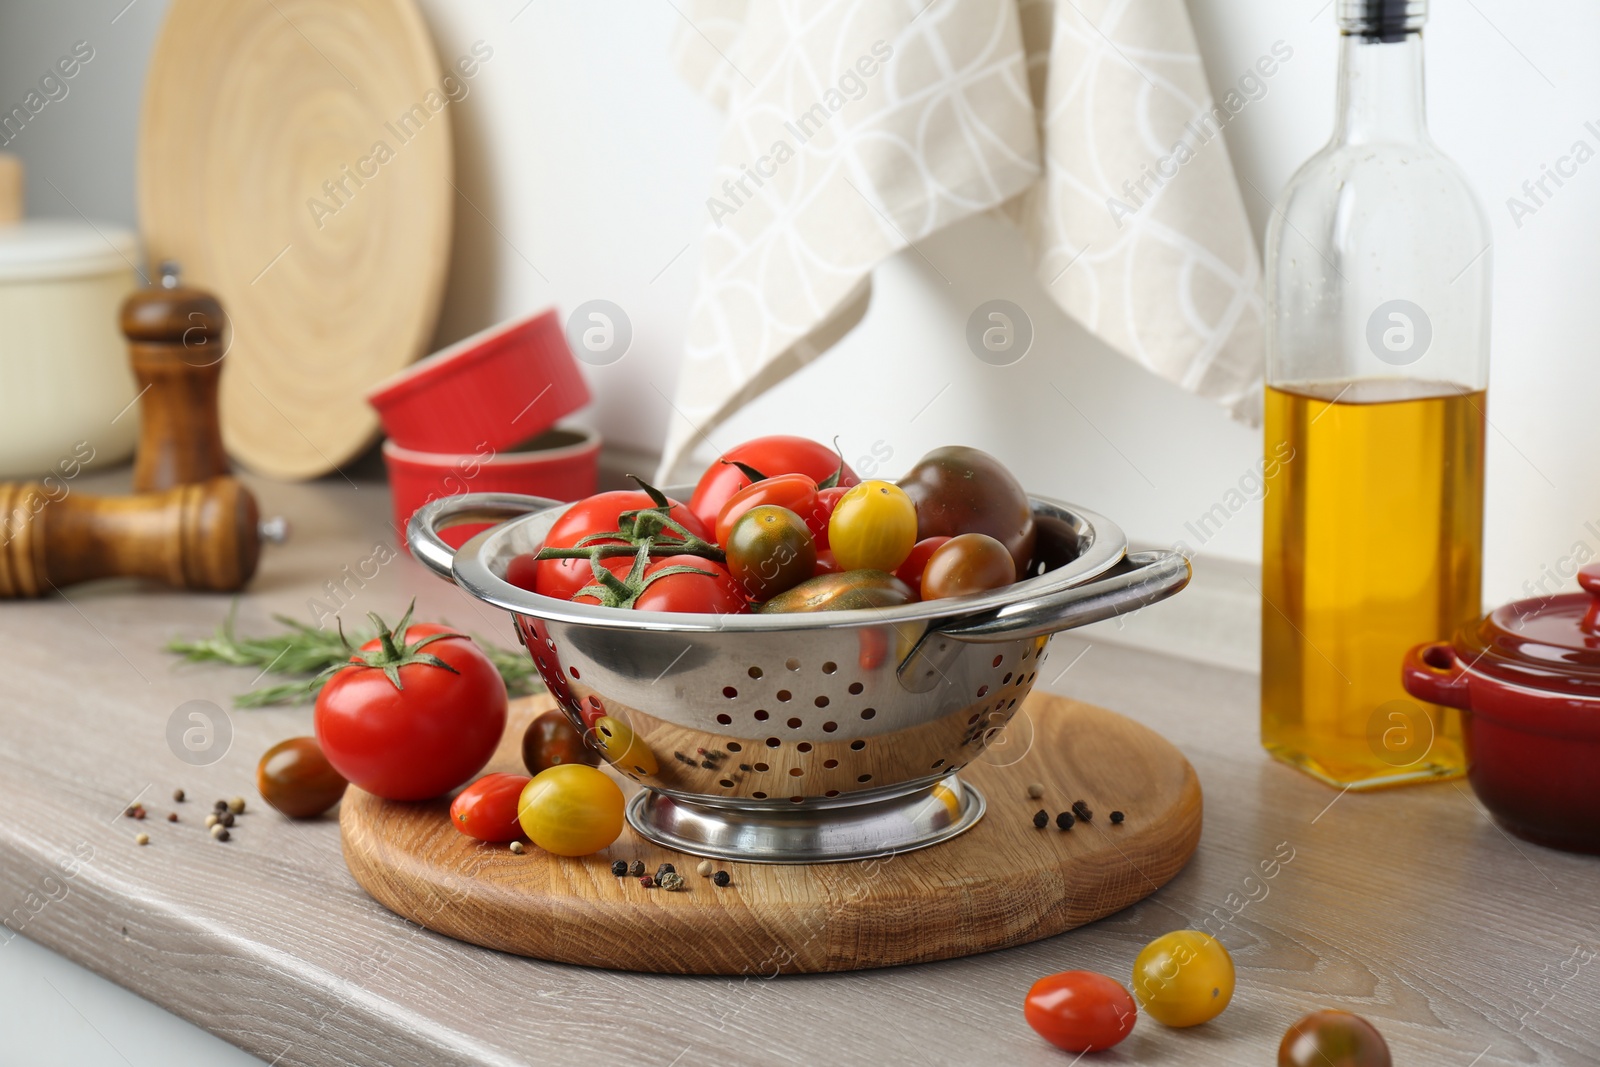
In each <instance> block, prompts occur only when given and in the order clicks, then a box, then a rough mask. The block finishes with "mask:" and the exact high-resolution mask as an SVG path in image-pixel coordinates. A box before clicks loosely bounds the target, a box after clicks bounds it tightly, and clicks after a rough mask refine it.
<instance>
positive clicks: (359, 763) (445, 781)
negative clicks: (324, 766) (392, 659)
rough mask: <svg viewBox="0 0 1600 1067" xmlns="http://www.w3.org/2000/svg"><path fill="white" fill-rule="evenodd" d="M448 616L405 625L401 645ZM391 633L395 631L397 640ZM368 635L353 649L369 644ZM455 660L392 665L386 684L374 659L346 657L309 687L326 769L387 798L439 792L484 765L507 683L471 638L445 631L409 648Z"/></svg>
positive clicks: (500, 722) (436, 630)
mask: <svg viewBox="0 0 1600 1067" xmlns="http://www.w3.org/2000/svg"><path fill="white" fill-rule="evenodd" d="M450 632H452V631H451V630H450V628H449V627H447V626H438V625H435V624H433V623H418V624H417V625H415V626H410V627H407V628H406V632H405V637H404V640H405V642H406V643H407V647H408V648H409V647H410V646H412V645H414V644H415V643H416V642H417V641H419V640H421V639H422V638H424V637H427V636H429V635H431V634H441V633H450ZM399 640H400V638H399V636H398V635H396V642H397V643H398V642H399ZM380 648H381V642H380V641H379V640H378V639H377V638H374V639H373V640H371V641H368V642H367V643H366V644H364V645H362V646H361V651H362V652H364V653H367V652H376V651H378V650H379V649H380ZM417 651H418V652H419V653H421V654H424V655H431V656H437V657H438V658H439V659H440V660H442V661H444V662H445V663H448V664H449V665H450V666H451V667H453V668H455V670H454V671H453V672H452V671H449V670H446V669H444V668H443V667H436V666H433V665H431V664H428V663H416V662H412V663H405V664H403V665H401V666H399V668H398V673H399V675H400V684H401V685H402V686H403V687H404V688H401V689H397V688H395V684H394V683H393V682H391V681H390V680H389V678H388V676H387V675H385V674H384V672H383V670H382V669H381V668H380V667H370V666H366V665H364V664H362V663H361V662H360V661H359V660H358V659H357V658H355V657H352V658H351V663H352V664H353V665H352V666H349V667H346V668H344V669H342V670H340V671H338V672H337V673H335V674H334V675H332V676H331V677H329V679H328V681H327V683H326V684H325V685H323V687H322V689H321V691H320V692H318V693H317V703H316V712H315V722H316V733H317V742H318V743H319V744H320V745H321V746H322V752H323V754H324V755H325V756H327V757H328V762H329V763H331V764H333V769H334V770H336V771H338V772H339V773H340V774H341V775H343V776H344V777H345V778H347V779H348V780H349V781H351V782H353V783H354V784H356V785H358V786H360V787H361V788H362V789H365V790H366V791H367V792H369V793H373V794H375V795H377V796H380V797H383V798H385V799H387V800H426V799H427V798H429V797H436V796H439V795H440V794H441V793H448V792H449V791H450V790H452V789H454V788H455V787H456V786H458V785H460V784H461V783H462V782H465V781H466V780H467V779H469V778H471V777H472V776H473V775H474V774H477V773H478V772H479V771H480V770H482V769H483V765H484V764H485V763H488V762H489V757H490V756H492V755H493V754H494V750H495V746H496V745H498V744H499V743H500V735H501V734H503V733H504V732H505V728H506V684H505V682H504V681H502V680H501V678H500V672H499V671H497V670H495V667H494V664H493V663H491V662H489V657H487V656H485V655H484V654H483V652H482V651H481V650H480V649H479V648H478V646H477V645H475V644H473V643H472V641H471V639H470V638H466V637H446V638H443V639H441V640H438V641H433V642H430V643H429V644H427V645H424V646H423V647H422V648H421V649H418V650H417Z"/></svg>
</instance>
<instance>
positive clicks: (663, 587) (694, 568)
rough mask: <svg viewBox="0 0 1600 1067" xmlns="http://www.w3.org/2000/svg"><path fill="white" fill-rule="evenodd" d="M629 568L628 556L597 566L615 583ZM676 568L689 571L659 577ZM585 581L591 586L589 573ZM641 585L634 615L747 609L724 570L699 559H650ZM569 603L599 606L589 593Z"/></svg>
mask: <svg viewBox="0 0 1600 1067" xmlns="http://www.w3.org/2000/svg"><path fill="white" fill-rule="evenodd" d="M633 564H634V560H633V557H631V556H613V557H612V558H610V559H607V560H603V561H602V562H601V566H603V567H604V568H605V569H606V570H608V571H610V572H611V573H612V574H614V575H616V576H617V578H618V579H619V580H625V579H626V578H627V576H628V574H629V571H630V570H631V569H632V567H633ZM583 565H584V566H585V567H587V566H589V562H588V561H587V560H584V561H583ZM677 567H687V568H690V569H689V570H685V571H678V572H676V573H671V574H663V573H662V572H664V571H667V570H668V569H669V568H677ZM589 581H590V583H591V584H592V583H593V582H594V575H593V573H591V574H590V576H589ZM643 581H644V582H645V583H647V584H646V585H645V586H644V589H643V590H642V591H641V592H639V594H638V595H637V597H636V598H635V599H634V601H633V603H632V605H631V607H632V608H633V610H635V611H699V612H707V613H710V614H715V615H739V614H743V613H744V612H746V611H748V610H749V609H750V602H749V601H748V600H747V599H745V595H744V593H743V592H741V591H740V589H739V586H738V585H737V584H736V583H735V582H734V580H733V578H732V576H730V575H729V574H728V568H726V567H724V566H723V565H722V564H720V563H713V562H712V561H711V560H709V559H706V558H705V557H703V556H662V557H659V558H655V559H652V560H651V561H650V563H649V564H648V565H647V566H646V567H645V570H644V575H643ZM572 599H573V600H574V601H575V602H576V603H579V604H599V603H601V602H602V601H601V599H600V598H599V597H596V596H595V595H594V594H592V593H585V594H583V595H582V596H575V597H573V598H572ZM614 606H620V605H614Z"/></svg>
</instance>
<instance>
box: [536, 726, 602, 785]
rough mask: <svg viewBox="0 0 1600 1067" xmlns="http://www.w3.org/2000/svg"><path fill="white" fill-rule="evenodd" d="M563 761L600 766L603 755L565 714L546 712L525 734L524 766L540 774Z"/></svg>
mask: <svg viewBox="0 0 1600 1067" xmlns="http://www.w3.org/2000/svg"><path fill="white" fill-rule="evenodd" d="M563 763H587V764H588V765H589V766H591V767H598V766H599V765H600V754H599V753H598V752H596V751H595V750H594V749H592V748H590V747H589V746H588V744H586V743H585V742H584V740H583V734H581V733H579V732H578V728H577V727H575V726H573V725H572V722H571V720H569V719H568V718H567V717H566V715H565V714H563V713H562V712H559V711H547V712H545V713H544V714H543V715H540V716H538V717H537V718H535V719H534V720H533V721H532V722H530V723H529V724H528V729H527V730H526V731H525V732H524V733H523V735H522V765H523V766H524V767H527V768H528V773H529V774H538V773H539V772H540V771H544V770H548V769H550V768H551V767H558V766H560V765H561V764H563Z"/></svg>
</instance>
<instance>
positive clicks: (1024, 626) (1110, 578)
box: [929, 552, 1190, 642]
mask: <svg viewBox="0 0 1600 1067" xmlns="http://www.w3.org/2000/svg"><path fill="white" fill-rule="evenodd" d="M1189 574H1190V569H1189V560H1188V558H1187V557H1185V556H1184V555H1183V553H1181V552H1130V553H1128V554H1127V555H1126V556H1125V557H1123V560H1122V562H1121V563H1118V564H1117V565H1116V566H1115V567H1113V568H1112V569H1111V570H1109V571H1107V572H1106V573H1105V574H1103V575H1101V576H1100V577H1098V578H1093V579H1090V580H1089V581H1087V582H1084V583H1083V584H1082V585H1075V586H1071V587H1069V588H1067V589H1061V590H1058V591H1056V592H1053V593H1049V594H1047V595H1045V596H1041V597H1036V598H1034V599H1033V600H1024V601H1020V602H1019V603H1016V604H1010V605H1007V606H1006V607H1003V608H1000V609H998V610H996V611H994V612H987V613H985V614H983V615H982V616H979V617H978V618H975V619H970V618H969V619H965V620H956V621H955V622H952V623H950V624H948V625H946V626H941V627H937V628H935V629H933V630H930V631H929V635H930V636H932V635H935V634H937V635H940V636H943V637H953V638H955V639H956V640H958V641H985V642H987V641H1016V640H1019V639H1021V638H1025V637H1043V636H1045V635H1046V634H1053V633H1056V632H1057V631H1059V630H1070V629H1072V628H1073V627H1075V626H1087V625H1088V624H1089V623H1091V622H1101V621H1102V620H1105V619H1110V618H1114V617H1116V616H1118V615H1125V614H1127V613H1128V612H1130V611H1137V610H1138V609H1139V608H1142V607H1144V606H1145V605H1147V604H1154V603H1155V602H1156V601H1158V600H1165V599H1166V598H1167V597H1169V596H1171V595H1172V594H1174V593H1176V592H1178V590H1180V589H1182V588H1183V587H1184V586H1186V585H1188V584H1189Z"/></svg>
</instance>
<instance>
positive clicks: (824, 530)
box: [805, 485, 850, 552]
mask: <svg viewBox="0 0 1600 1067" xmlns="http://www.w3.org/2000/svg"><path fill="white" fill-rule="evenodd" d="M849 491H850V487H849V486H848V485H830V486H829V487H828V488H826V489H818V490H817V507H816V510H815V511H813V512H812V513H811V514H810V515H807V516H805V520H806V525H807V526H808V527H810V529H811V537H812V539H813V540H814V541H816V543H817V551H818V552H821V551H822V550H823V549H825V548H827V547H828V523H829V522H830V521H832V519H833V509H834V508H836V507H838V506H839V498H840V497H842V496H844V495H845V494H846V493H848V492H849Z"/></svg>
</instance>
